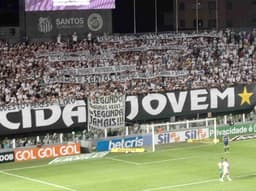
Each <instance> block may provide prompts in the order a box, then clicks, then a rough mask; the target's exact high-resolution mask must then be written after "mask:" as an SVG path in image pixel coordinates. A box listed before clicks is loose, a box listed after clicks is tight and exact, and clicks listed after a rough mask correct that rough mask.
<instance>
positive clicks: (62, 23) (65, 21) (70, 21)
mask: <svg viewBox="0 0 256 191" xmlns="http://www.w3.org/2000/svg"><path fill="white" fill-rule="evenodd" d="M55 21H56V27H57V28H74V27H78V28H82V27H84V23H85V21H84V18H83V17H69V18H57V19H56V20H55Z"/></svg>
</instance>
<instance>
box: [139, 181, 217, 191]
mask: <svg viewBox="0 0 256 191" xmlns="http://www.w3.org/2000/svg"><path fill="white" fill-rule="evenodd" d="M216 181H218V179H210V180H205V181H199V182H191V183H187V184H176V185H170V186H160V187H155V188H148V189H145V190H143V191H154V190H165V189H171V188H179V187H185V186H191V185H198V184H204V183H209V182H216Z"/></svg>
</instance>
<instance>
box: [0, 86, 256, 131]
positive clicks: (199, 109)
mask: <svg viewBox="0 0 256 191" xmlns="http://www.w3.org/2000/svg"><path fill="white" fill-rule="evenodd" d="M255 105H256V86H255V84H251V85H238V86H233V87H227V88H224V89H217V88H210V89H206V88H205V89H191V90H183V91H173V92H165V93H150V94H147V95H135V96H126V102H125V116H126V121H125V122H126V123H135V122H147V121H152V120H162V119H170V117H172V116H181V115H182V116H189V115H195V114H200V113H208V112H212V113H229V112H230V113H232V112H244V111H249V110H252V109H253V108H254V106H255ZM87 111H88V107H87V100H72V99H67V100H63V101H62V102H59V103H47V102H46V103H33V104H19V105H6V106H0V136H6V135H18V134H24V133H40V132H47V131H52V132H53V131H54V132H56V131H69V130H71V129H72V130H73V129H74V128H75V129H86V128H87V122H88V121H87V113H88V112H87Z"/></svg>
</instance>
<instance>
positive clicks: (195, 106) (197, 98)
mask: <svg viewBox="0 0 256 191" xmlns="http://www.w3.org/2000/svg"><path fill="white" fill-rule="evenodd" d="M190 94H191V101H190V103H191V110H193V111H196V110H205V109H206V108H207V107H208V104H201V105H200V103H202V102H206V100H207V96H203V95H207V94H208V92H207V91H206V90H205V89H200V90H191V91H190Z"/></svg>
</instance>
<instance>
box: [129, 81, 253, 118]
mask: <svg viewBox="0 0 256 191" xmlns="http://www.w3.org/2000/svg"><path fill="white" fill-rule="evenodd" d="M255 105H256V86H255V84H250V85H237V86H233V87H226V88H224V89H218V88H210V89H207V88H202V89H190V90H183V91H173V92H165V93H149V94H147V95H131V96H127V97H126V108H125V109H126V121H127V122H135V121H140V122H145V121H153V120H161V119H165V120H168V119H170V117H172V116H191V115H196V114H200V113H205V114H207V113H208V112H212V113H217V114H221V113H222V114H223V113H232V112H243V111H245V112H246V111H251V110H252V109H253V108H254V107H255Z"/></svg>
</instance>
